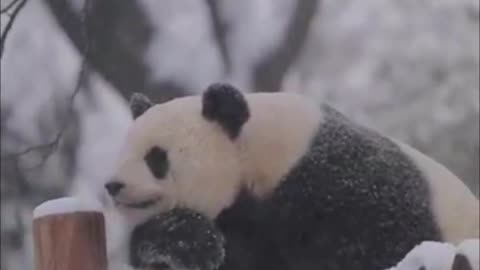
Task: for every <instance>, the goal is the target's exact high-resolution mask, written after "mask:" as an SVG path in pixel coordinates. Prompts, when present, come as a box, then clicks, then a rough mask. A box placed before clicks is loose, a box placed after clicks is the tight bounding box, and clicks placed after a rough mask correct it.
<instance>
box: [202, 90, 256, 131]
mask: <svg viewBox="0 0 480 270" xmlns="http://www.w3.org/2000/svg"><path fill="white" fill-rule="evenodd" d="M202 102H203V108H202V114H203V117H205V118H206V119H207V120H209V121H215V122H217V123H218V124H220V126H221V127H222V128H223V129H224V130H225V132H226V133H227V135H228V136H229V137H230V138H231V139H235V138H237V136H238V135H239V134H240V131H241V129H242V126H243V124H245V122H247V120H248V118H249V117H250V112H249V109H248V104H247V101H246V100H245V98H244V96H243V94H242V93H241V92H240V91H239V90H237V89H236V88H235V87H233V86H232V85H230V84H226V83H215V84H212V85H210V86H209V87H208V88H207V90H205V92H204V93H203V100H202Z"/></svg>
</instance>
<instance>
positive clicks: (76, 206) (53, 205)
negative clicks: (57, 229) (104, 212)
mask: <svg viewBox="0 0 480 270" xmlns="http://www.w3.org/2000/svg"><path fill="white" fill-rule="evenodd" d="M75 212H101V210H100V209H99V208H98V207H96V206H95V205H94V204H91V203H87V202H85V201H82V200H79V199H78V198H75V197H64V198H58V199H53V200H49V201H46V202H43V203H42V204H40V205H38V206H37V207H35V209H34V210H33V218H34V219H37V218H41V217H45V216H50V215H59V214H67V213H75Z"/></svg>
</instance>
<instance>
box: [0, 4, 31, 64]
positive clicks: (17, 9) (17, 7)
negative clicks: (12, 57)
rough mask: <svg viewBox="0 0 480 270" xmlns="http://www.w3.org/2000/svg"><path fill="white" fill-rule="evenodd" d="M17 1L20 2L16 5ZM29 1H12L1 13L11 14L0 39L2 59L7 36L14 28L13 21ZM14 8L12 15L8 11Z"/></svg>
mask: <svg viewBox="0 0 480 270" xmlns="http://www.w3.org/2000/svg"><path fill="white" fill-rule="evenodd" d="M17 2H19V3H18V4H17V5H15V4H16V3H17ZM26 3H27V0H14V1H12V2H11V3H10V4H9V5H7V6H6V7H5V8H4V9H2V11H1V14H8V15H9V16H10V18H9V20H8V22H7V24H6V25H5V29H4V30H3V32H2V35H1V39H2V40H0V59H1V58H2V57H3V49H4V48H5V42H6V41H7V36H8V33H9V32H10V30H11V29H12V26H13V22H14V21H15V19H16V18H17V15H18V13H19V12H20V10H21V9H22V8H23V7H24V6H25V4H26ZM12 8H13V12H12V14H11V15H10V14H9V13H8V12H9V10H10V9H12Z"/></svg>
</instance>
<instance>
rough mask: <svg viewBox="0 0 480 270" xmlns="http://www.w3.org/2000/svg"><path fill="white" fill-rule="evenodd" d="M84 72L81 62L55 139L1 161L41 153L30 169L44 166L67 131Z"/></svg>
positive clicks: (6, 155) (84, 68) (7, 155)
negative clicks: (35, 163)
mask: <svg viewBox="0 0 480 270" xmlns="http://www.w3.org/2000/svg"><path fill="white" fill-rule="evenodd" d="M86 70H87V66H86V61H85V60H83V61H82V64H81V67H80V72H79V75H78V78H77V82H76V85H75V89H74V91H73V93H72V95H71V96H70V97H69V100H68V102H67V108H68V111H67V113H66V114H67V116H66V117H65V119H64V121H63V123H62V124H61V126H60V130H59V131H58V132H57V134H56V135H55V138H54V139H53V140H52V141H50V142H48V143H45V144H40V145H35V146H31V147H28V148H26V149H24V150H22V151H19V152H16V153H9V154H5V155H3V156H2V157H1V158H2V159H12V158H20V157H21V156H23V155H26V154H29V153H32V152H41V153H42V158H41V161H40V163H39V164H37V165H35V166H34V167H32V168H30V169H36V168H38V167H41V166H43V165H44V164H45V162H46V161H47V160H48V158H49V157H50V156H51V155H52V154H53V153H54V152H55V150H57V148H58V145H59V144H60V141H61V139H62V138H63V134H64V132H65V130H67V127H68V125H69V124H70V118H71V116H72V114H73V113H74V112H73V111H74V106H73V103H74V101H75V97H76V96H77V94H78V93H79V92H80V89H81V88H82V85H83V82H84V81H85V74H86Z"/></svg>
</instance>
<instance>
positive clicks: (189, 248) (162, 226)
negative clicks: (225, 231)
mask: <svg viewBox="0 0 480 270" xmlns="http://www.w3.org/2000/svg"><path fill="white" fill-rule="evenodd" d="M224 256H225V252H224V238H223V235H222V234H221V232H220V231H219V230H217V229H216V227H215V226H214V224H213V223H212V222H211V221H210V220H208V219H207V218H206V217H204V216H202V215H200V214H198V213H196V212H193V211H190V210H188V209H173V210H171V211H169V212H167V213H164V214H161V215H157V216H155V217H153V218H151V219H149V220H148V221H147V222H145V223H143V224H141V225H139V226H137V227H136V228H135V229H134V231H133V232H132V235H131V239H130V262H131V264H132V266H134V267H136V268H139V269H145V270H147V269H148V270H180V269H182V270H190V269H191V270H193V269H195V270H216V269H218V268H219V266H220V265H221V264H222V263H223V259H224Z"/></svg>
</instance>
